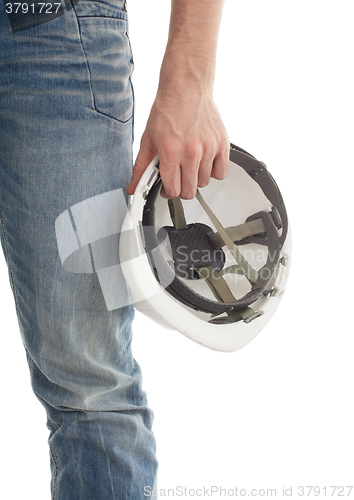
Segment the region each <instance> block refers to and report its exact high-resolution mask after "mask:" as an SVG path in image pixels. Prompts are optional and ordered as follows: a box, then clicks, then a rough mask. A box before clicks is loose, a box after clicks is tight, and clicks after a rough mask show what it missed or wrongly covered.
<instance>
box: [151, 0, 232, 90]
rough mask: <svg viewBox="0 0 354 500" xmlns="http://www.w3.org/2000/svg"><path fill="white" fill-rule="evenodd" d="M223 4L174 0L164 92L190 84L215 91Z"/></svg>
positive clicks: (212, 0)
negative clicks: (217, 50)
mask: <svg viewBox="0 0 354 500" xmlns="http://www.w3.org/2000/svg"><path fill="white" fill-rule="evenodd" d="M223 4H224V0H172V8H171V20H170V29H169V36H168V42H167V47H166V52H165V56H164V59H163V63H162V66H161V73H160V85H159V91H160V92H169V89H171V88H172V89H176V88H177V89H178V88H179V87H181V88H182V87H184V88H185V87H186V86H188V87H189V89H193V88H196V89H197V90H206V91H212V87H213V83H214V75H215V59H216V46H217V37H218V32H219V26H220V20H221V12H222V7H223ZM185 90H187V89H186V88H185Z"/></svg>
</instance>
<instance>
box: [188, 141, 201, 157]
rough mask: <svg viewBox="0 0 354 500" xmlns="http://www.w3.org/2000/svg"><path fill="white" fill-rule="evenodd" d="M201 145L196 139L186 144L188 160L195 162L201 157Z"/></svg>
mask: <svg viewBox="0 0 354 500" xmlns="http://www.w3.org/2000/svg"><path fill="white" fill-rule="evenodd" d="M201 149H202V148H201V145H200V143H199V142H198V141H197V140H196V139H192V140H190V141H188V142H187V143H186V146H185V156H186V158H187V159H188V160H191V161H195V160H197V159H198V158H199V157H200V155H201Z"/></svg>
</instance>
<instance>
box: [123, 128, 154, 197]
mask: <svg viewBox="0 0 354 500" xmlns="http://www.w3.org/2000/svg"><path fill="white" fill-rule="evenodd" d="M156 155H157V153H156V152H155V151H154V148H153V146H152V142H151V140H150V137H149V136H147V135H146V134H143V136H142V138H141V143H140V150H139V153H138V155H137V157H136V160H135V164H134V167H133V175H132V178H131V181H130V184H129V185H128V187H127V189H126V192H127V194H130V195H132V194H134V191H135V189H136V186H137V185H138V183H139V181H140V178H141V176H142V175H143V173H144V172H145V170H146V168H147V167H148V166H149V164H150V163H151V162H152V160H153V159H154V158H155V156H156Z"/></svg>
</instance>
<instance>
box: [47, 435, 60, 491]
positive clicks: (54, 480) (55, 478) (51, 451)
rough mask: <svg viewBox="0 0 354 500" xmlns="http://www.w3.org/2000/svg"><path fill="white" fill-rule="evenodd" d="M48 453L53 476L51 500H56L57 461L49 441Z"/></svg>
mask: <svg viewBox="0 0 354 500" xmlns="http://www.w3.org/2000/svg"><path fill="white" fill-rule="evenodd" d="M49 451H50V455H51V457H52V460H53V464H54V476H53V495H52V500H56V498H57V493H58V479H59V461H58V457H57V456H56V454H55V453H54V450H53V447H52V443H51V442H50V441H49Z"/></svg>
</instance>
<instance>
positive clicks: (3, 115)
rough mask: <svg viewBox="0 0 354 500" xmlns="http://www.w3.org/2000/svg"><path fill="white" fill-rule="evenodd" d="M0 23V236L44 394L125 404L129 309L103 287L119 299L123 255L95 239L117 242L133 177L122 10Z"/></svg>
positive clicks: (116, 6) (61, 401)
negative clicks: (19, 24)
mask: <svg viewBox="0 0 354 500" xmlns="http://www.w3.org/2000/svg"><path fill="white" fill-rule="evenodd" d="M0 23H1V26H0V32H1V35H0V46H1V61H0V75H1V76H0V103H1V105H0V222H1V242H2V246H3V249H4V252H5V256H6V260H7V264H8V268H9V276H10V281H11V286H12V289H13V293H14V298H15V302H16V309H17V314H18V318H19V324H20V328H21V333H22V337H23V341H24V344H25V347H26V350H27V353H28V357H29V359H30V361H31V363H32V364H33V366H35V367H36V370H35V372H36V373H37V377H38V379H41V380H38V381H37V382H38V387H39V386H40V390H41V391H42V393H41V394H40V397H41V398H43V399H45V400H46V401H49V402H50V404H51V405H52V406H61V407H62V406H67V407H70V408H75V407H78V408H89V409H93V410H95V409H105V408H111V407H112V405H116V407H117V408H118V407H119V408H126V407H129V404H130V402H131V394H132V392H134V391H130V393H129V383H127V382H126V381H127V377H130V378H129V380H131V379H132V377H131V375H132V373H134V370H135V372H136V375H137V376H138V371H139V370H138V368H137V366H136V365H135V364H134V360H133V358H132V356H131V351H130V342H131V331H130V323H131V321H132V318H133V312H132V307H131V306H130V305H129V304H128V301H127V300H125V299H123V300H121V302H120V307H114V304H113V305H112V303H111V304H109V296H108V295H109V294H108V295H107V293H106V295H105V293H104V290H103V288H102V286H103V285H102V284H103V283H104V282H105V285H106V286H107V279H108V278H109V276H110V277H111V280H110V282H109V284H108V285H109V287H110V288H111V289H112V290H113V291H114V290H115V292H116V291H117V290H119V291H120V292H119V295H122V294H124V293H125V285H124V284H122V278H121V276H120V274H119V273H110V272H108V273H107V270H106V271H105V267H104V266H106V267H109V265H110V264H112V266H113V264H116V262H111V261H110V258H108V257H107V256H106V252H107V244H106V245H105V246H104V245H102V244H101V245H100V244H99V242H98V239H99V238H101V239H102V237H103V236H106V237H107V241H106V243H107V242H108V243H109V242H111V244H112V245H116V235H117V232H118V231H119V221H121V220H122V217H123V215H124V213H125V211H126V203H127V197H126V196H125V192H124V189H125V187H126V185H127V184H128V183H129V180H130V176H131V168H132V126H133V124H132V121H133V118H132V115H133V93H132V88H131V81H130V76H131V72H132V69H133V61H132V55H131V49H130V44H129V39H128V36H127V14H126V12H125V10H124V7H123V2H121V1H118V2H113V1H112V2H110V1H105V2H98V1H97V2H94V1H85V0H81V1H80V2H79V4H77V5H76V7H75V8H74V9H72V10H71V11H69V12H67V13H65V14H64V15H62V16H61V17H59V18H57V19H54V20H52V21H50V22H47V23H43V24H41V25H38V26H35V27H32V28H30V29H27V30H23V31H20V32H18V33H13V32H12V31H11V28H10V25H9V22H8V19H7V16H6V14H5V12H4V4H3V3H2V4H1V5H0ZM110 233H111V234H110ZM110 237H111V239H110ZM112 238H113V239H112ZM109 248H110V252H111V253H112V248H115V247H114V246H113V247H111V246H110V247H109ZM75 249H76V250H78V251H76V252H75ZM102 262H103V263H104V264H102ZM97 263H100V265H99V266H98V265H97ZM100 273H101V274H100ZM102 276H103V277H102ZM100 279H101V281H100ZM104 279H105V281H104ZM107 297H108V298H107ZM102 383H104V384H105V391H98V390H97V387H100V386H102ZM123 386H124V387H126V389H125V390H124V391H122V389H121V388H122V387H123ZM53 387H55V390H53ZM118 387H120V389H119V390H120V393H119V398H112V392H110V389H111V391H117V390H118V389H117V388H118ZM93 395H94V396H93ZM128 396H129V397H128Z"/></svg>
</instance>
